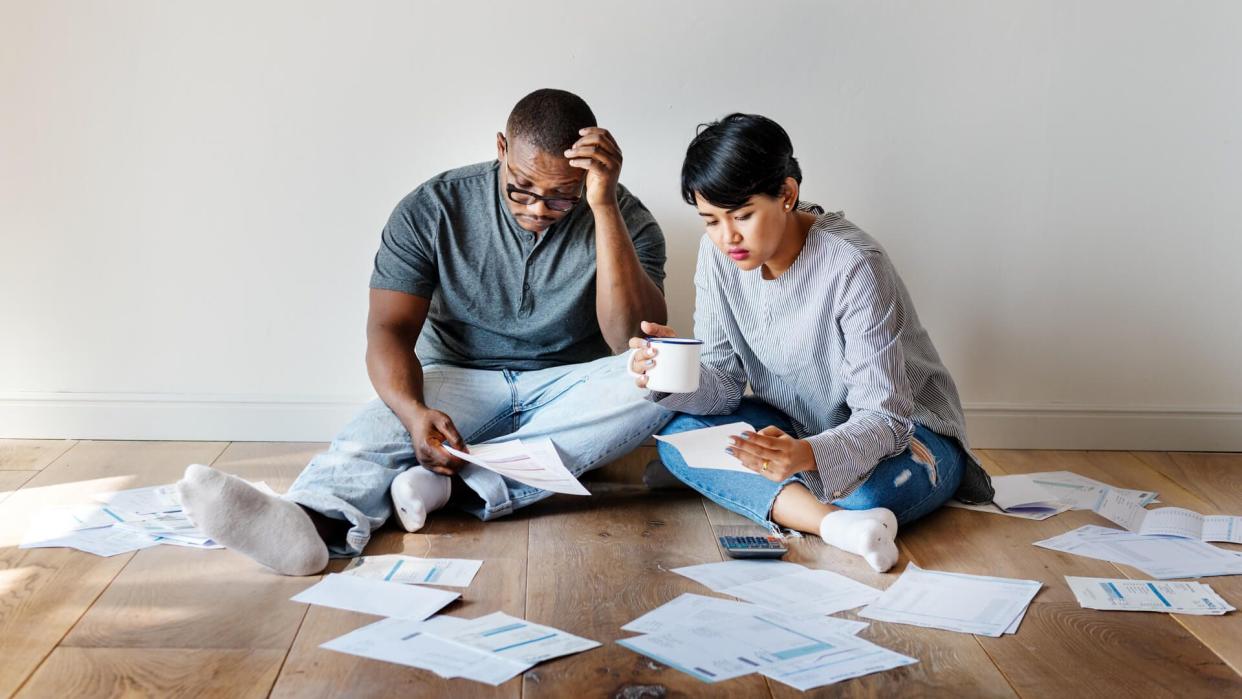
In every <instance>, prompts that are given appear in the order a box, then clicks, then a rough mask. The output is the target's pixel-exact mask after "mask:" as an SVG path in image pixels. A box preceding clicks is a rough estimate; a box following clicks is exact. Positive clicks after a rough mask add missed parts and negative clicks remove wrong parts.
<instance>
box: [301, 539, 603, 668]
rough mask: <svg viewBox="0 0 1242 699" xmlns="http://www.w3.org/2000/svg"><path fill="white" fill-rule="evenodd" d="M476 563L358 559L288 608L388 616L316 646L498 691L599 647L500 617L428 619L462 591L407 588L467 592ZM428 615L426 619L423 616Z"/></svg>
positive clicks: (404, 558) (409, 558)
mask: <svg viewBox="0 0 1242 699" xmlns="http://www.w3.org/2000/svg"><path fill="white" fill-rule="evenodd" d="M481 565H482V561H475V560H465V559H457V558H437V559H424V558H416V557H414V556H401V555H391V556H367V557H364V558H359V559H357V561H356V562H355V563H353V564H352V565H351V566H350V567H349V569H348V570H347V572H346V573H344V574H340V573H337V574H331V575H328V576H326V577H324V578H323V579H322V580H320V581H319V582H318V583H316V584H314V585H312V586H310V587H308V588H306V589H305V590H303V591H302V592H300V593H298V594H297V595H294V596H293V597H292V598H291V599H292V600H293V601H294V602H302V603H305V604H314V605H319V606H323V607H332V608H334V609H345V610H349V611H353V612H361V613H363V614H374V615H376V616H382V617H387V618H386V619H383V620H382V621H378V622H376V623H374V624H370V625H368V626H364V627H362V628H360V629H357V630H356V631H352V632H350V633H347V634H345V635H344V636H341V637H339V638H334V639H332V640H331V641H328V642H327V643H324V644H322V645H321V646H320V647H321V648H326V649H328V650H334V651H337V652H340V653H348V654H350V655H357V656H360V657H363V658H372V659H374V660H382V661H384V662H390V663H398V664H400V665H406V666H409V667H415V668H419V669H422V670H430V671H431V672H434V673H436V674H437V675H439V676H441V677H445V678H456V677H459V678H462V679H468V680H474V681H476V682H484V683H487V684H491V685H498V684H501V683H502V682H506V681H508V680H510V679H512V678H513V677H516V676H517V675H520V674H521V673H523V672H525V671H526V670H528V669H529V668H531V667H533V666H534V665H535V664H536V663H540V662H543V661H544V660H548V659H551V658H555V657H558V656H561V655H568V654H570V653H578V652H581V651H584V650H589V649H591V648H594V647H596V646H598V645H599V643H597V642H595V641H592V640H589V639H585V638H580V637H578V636H574V635H573V634H568V633H565V632H564V631H559V630H557V629H554V628H551V627H548V626H541V625H539V624H532V623H530V622H527V621H525V620H523V619H518V618H516V617H512V616H509V615H508V614H504V613H501V612H496V613H494V614H488V615H487V616H483V617H479V618H478V619H459V618H457V617H450V616H443V615H440V616H434V617H433V616H432V615H433V614H435V613H436V612H438V611H440V610H441V609H443V608H444V607H445V606H446V605H448V604H450V603H451V602H453V601H454V600H456V599H457V598H459V597H461V593H458V592H450V591H448V590H439V589H436V588H431V587H423V586H421V585H415V584H412V583H414V582H423V581H434V582H435V583H436V584H440V585H458V586H462V587H464V586H467V585H469V583H470V581H471V580H472V579H473V578H474V575H475V573H477V572H478V570H479V566H481ZM428 617H431V618H428Z"/></svg>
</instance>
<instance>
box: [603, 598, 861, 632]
mask: <svg viewBox="0 0 1242 699" xmlns="http://www.w3.org/2000/svg"><path fill="white" fill-rule="evenodd" d="M739 616H740V617H754V616H763V617H764V618H767V619H770V620H772V621H775V622H777V623H780V624H783V625H785V626H790V625H798V626H799V628H802V627H803V626H804V625H810V626H807V627H806V628H808V629H810V632H811V633H812V635H813V634H814V633H832V634H845V635H849V636H853V635H855V634H857V633H858V632H859V631H861V630H863V629H865V628H867V623H866V622H862V621H854V620H852V619H838V618H836V617H830V616H825V617H811V618H805V615H803V614H784V613H781V612H778V611H776V610H773V609H769V608H765V607H760V606H759V605H757V604H751V603H749V602H736V601H734V600H727V599H720V598H719V597H706V596H704V595H696V594H694V593H692V592H687V593H684V594H682V595H681V596H679V597H676V598H675V599H673V600H672V601H671V602H668V603H666V604H664V605H661V606H659V607H656V608H655V609H653V610H651V611H650V612H647V613H646V614H644V615H642V616H640V617H638V618H637V619H635V620H634V621H631V622H630V623H628V624H626V625H625V626H622V627H621V629H622V630H623V631H630V632H633V633H659V632H661V631H666V630H669V629H675V628H682V627H687V626H688V627H694V626H708V625H711V624H712V623H715V622H720V621H721V620H724V619H727V618H729V617H739ZM799 617H804V618H799Z"/></svg>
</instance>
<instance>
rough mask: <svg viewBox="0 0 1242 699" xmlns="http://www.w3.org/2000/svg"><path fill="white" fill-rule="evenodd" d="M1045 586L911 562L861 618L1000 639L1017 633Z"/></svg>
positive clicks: (862, 613) (860, 613)
mask: <svg viewBox="0 0 1242 699" xmlns="http://www.w3.org/2000/svg"><path fill="white" fill-rule="evenodd" d="M1040 587H1042V583H1040V582H1039V581H1037V580H1016V579H1014V578H993V577H988V576H984V575H967V574H965V573H947V572H941V571H935V570H923V569H922V568H919V567H918V566H916V565H914V564H913V563H911V564H909V565H908V566H906V570H905V572H904V573H902V574H901V577H900V578H898V579H897V582H895V583H893V584H892V586H891V587H889V588H888V589H887V590H885V591H884V594H883V595H881V596H880V598H879V599H877V600H876V601H874V602H872V603H871V604H869V605H867V606H866V607H863V608H862V610H860V611H859V612H858V615H859V616H861V617H863V618H865V619H875V620H877V621H891V622H894V623H898V624H912V625H914V626H927V627H931V628H935V629H946V630H948V631H960V632H962V633H973V634H979V635H980V636H992V637H994V638H995V637H999V636H1001V635H1002V634H1007V633H1017V631H1018V625H1019V624H1020V623H1022V618H1023V617H1024V616H1025V615H1026V608H1027V606H1028V605H1030V603H1031V600H1032V599H1033V598H1034V597H1035V593H1037V592H1039V588H1040Z"/></svg>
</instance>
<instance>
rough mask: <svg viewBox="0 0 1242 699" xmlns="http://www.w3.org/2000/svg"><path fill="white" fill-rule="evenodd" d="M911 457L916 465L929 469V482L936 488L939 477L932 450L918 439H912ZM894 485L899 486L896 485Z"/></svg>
mask: <svg viewBox="0 0 1242 699" xmlns="http://www.w3.org/2000/svg"><path fill="white" fill-rule="evenodd" d="M910 456H911V457H913V459H914V461H915V463H917V464H921V465H922V466H923V468H926V469H927V480H929V481H931V484H932V487H933V488H934V487H936V481H937V480H938V478H939V475H938V473H937V471H936V455H935V454H933V453H932V450H931V449H928V448H927V445H926V444H924V443H923V442H922V441H921V440H919V438H918V437H911V438H910ZM893 485H897V483H894V484H893Z"/></svg>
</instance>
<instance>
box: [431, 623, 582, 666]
mask: <svg viewBox="0 0 1242 699" xmlns="http://www.w3.org/2000/svg"><path fill="white" fill-rule="evenodd" d="M447 638H449V639H451V640H452V641H455V642H457V643H461V644H463V645H466V646H470V647H471V648H475V649H478V650H481V651H485V652H488V653H494V654H496V655H499V656H500V657H502V658H507V659H509V660H514V661H517V662H519V663H527V664H529V665H534V664H536V663H541V662H543V661H545V660H550V659H552V658H558V657H560V656H562V655H569V654H571V653H580V652H582V651H584V650H590V649H591V648H595V647H597V646H599V643H598V642H596V641H592V640H591V639H589V638H582V637H580V636H575V635H573V634H571V633H566V632H564V631H560V630H558V629H554V628H552V627H550V626H541V625H539V624H533V623H531V622H529V621H526V620H525V619H518V618H517V617H513V616H509V615H508V614H505V613H504V612H494V613H492V614H488V615H487V616H482V617H479V618H478V619H473V620H470V621H468V622H466V623H465V624H461V625H459V626H458V627H456V628H454V629H453V630H452V632H451V633H450V635H448V636H447Z"/></svg>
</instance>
